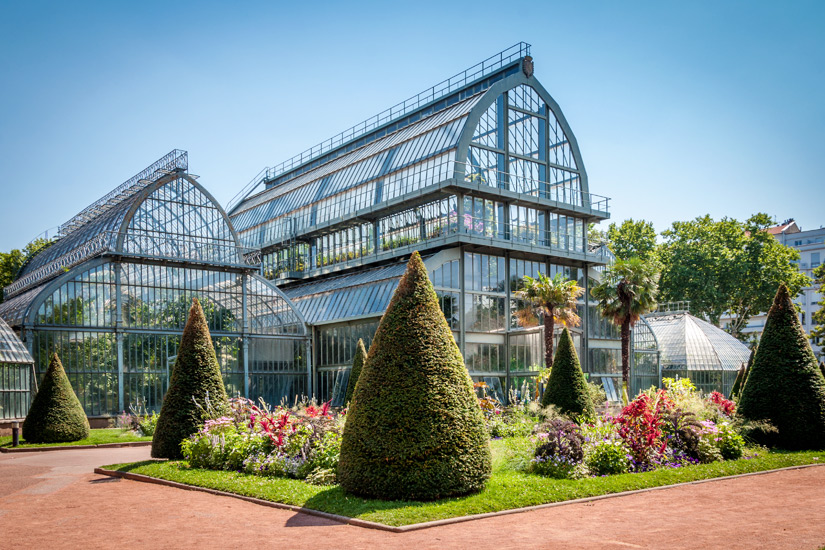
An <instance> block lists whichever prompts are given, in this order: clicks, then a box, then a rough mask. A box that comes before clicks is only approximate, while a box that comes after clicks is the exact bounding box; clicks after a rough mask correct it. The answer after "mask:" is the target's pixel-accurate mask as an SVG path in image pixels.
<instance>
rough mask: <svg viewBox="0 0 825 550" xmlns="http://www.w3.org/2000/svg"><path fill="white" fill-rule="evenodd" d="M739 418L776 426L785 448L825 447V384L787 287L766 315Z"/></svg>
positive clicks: (778, 294) (780, 443)
mask: <svg viewBox="0 0 825 550" xmlns="http://www.w3.org/2000/svg"><path fill="white" fill-rule="evenodd" d="M738 413H739V415H740V416H741V417H742V418H744V419H746V420H752V421H757V420H767V421H769V422H770V423H771V424H773V425H774V426H775V427H776V428H777V430H779V435H778V438H777V444H778V445H779V446H780V447H782V448H785V449H822V448H825V379H824V378H823V377H822V374H821V373H820V372H819V366H818V365H817V361H816V358H815V357H814V353H813V350H811V346H810V344H809V343H808V340H807V337H806V336H805V331H804V330H802V325H801V324H800V322H799V316H798V315H797V312H796V309H795V308H794V304H793V302H792V300H791V295H790V292H789V291H788V287H787V286H785V285H784V284H783V285H780V286H779V290H778V291H777V293H776V298H775V299H774V303H773V306H772V307H771V309H770V311H769V312H768V319H767V322H766V323H765V330H764V332H763V333H762V339H761V341H760V343H759V350H758V351H757V352H756V357H755V358H754V361H753V366H752V367H751V372H750V374H749V375H748V380H747V383H746V384H745V388H744V389H743V390H742V397H741V398H740V400H739V411H738Z"/></svg>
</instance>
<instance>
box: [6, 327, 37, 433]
mask: <svg viewBox="0 0 825 550" xmlns="http://www.w3.org/2000/svg"><path fill="white" fill-rule="evenodd" d="M35 384H36V378H35V375H34V361H33V360H32V356H31V355H30V354H29V350H27V349H26V346H24V345H23V342H21V341H20V339H19V338H18V337H17V335H16V334H15V333H14V331H13V330H12V329H11V327H9V325H7V324H6V323H5V321H3V320H2V319H0V420H8V419H11V418H23V417H24V416H26V412H27V411H28V410H29V405H30V404H31V399H32V396H33V394H34V392H33V391H32V389H33V388H35V387H36V386H35Z"/></svg>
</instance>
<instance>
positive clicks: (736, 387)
mask: <svg viewBox="0 0 825 550" xmlns="http://www.w3.org/2000/svg"><path fill="white" fill-rule="evenodd" d="M751 353H753V352H751ZM743 380H745V363H742V366H741V367H739V370H738V371H737V373H736V380H734V381H733V387H732V388H731V390H730V398H731V399H736V397H737V396H738V395H739V392H741V391H742V381H743Z"/></svg>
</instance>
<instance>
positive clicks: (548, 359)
mask: <svg viewBox="0 0 825 550" xmlns="http://www.w3.org/2000/svg"><path fill="white" fill-rule="evenodd" d="M582 294H584V289H583V288H582V287H580V286H579V285H578V284H577V283H576V281H571V280H570V279H565V278H564V275H562V274H561V273H557V274H556V276H555V277H553V278H552V279H551V278H550V277H548V276H547V275H545V274H543V273H539V275H538V277H536V278H535V279H534V278H532V277H529V276H525V277H524V288H523V289H522V290H518V291H516V296H517V297H519V298H521V299H522V300H525V301H527V307H526V308H522V309H521V310H519V311H517V312H516V314H517V315H519V316H520V317H522V318H525V317H528V316H535V317H537V318H538V317H539V315H540V314H544V362H545V366H547V367H548V368H549V367H552V366H553V331H554V330H555V327H556V321H558V322H559V323H561V324H563V325H565V326H568V327H575V326H577V325H578V324H579V322H581V319H580V318H579V316H578V315H577V314H576V303H577V301H578V299H579V298H580V297H581V295H582Z"/></svg>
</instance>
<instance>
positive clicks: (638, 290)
mask: <svg viewBox="0 0 825 550" xmlns="http://www.w3.org/2000/svg"><path fill="white" fill-rule="evenodd" d="M658 278H659V273H658V272H657V270H656V264H654V263H653V262H645V261H642V260H641V259H639V258H630V259H629V260H618V261H616V263H614V264H613V265H611V266H608V267H607V268H606V269H605V270H604V273H602V280H601V281H600V282H599V284H598V285H596V286H595V287H593V289H592V290H591V291H590V293H591V294H592V295H593V297H594V298H595V299H596V300H598V301H599V304H598V308H599V311H600V312H601V314H602V316H603V317H606V318H608V319H610V320H611V321H612V322H613V324H615V325H617V326H619V327H621V335H622V399H623V400H624V402H625V403H627V387H628V384H629V382H630V329H631V328H632V327H633V325H635V324H636V321H638V320H639V318H640V317H641V316H642V315H644V314H645V313H647V312H649V311H653V310H654V309H656V293H657V284H656V282H657V280H658Z"/></svg>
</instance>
